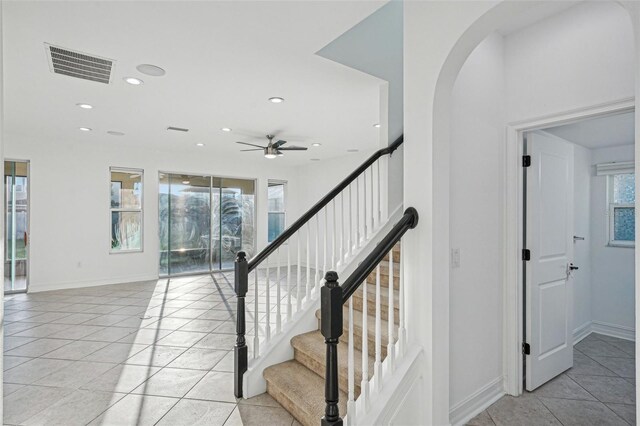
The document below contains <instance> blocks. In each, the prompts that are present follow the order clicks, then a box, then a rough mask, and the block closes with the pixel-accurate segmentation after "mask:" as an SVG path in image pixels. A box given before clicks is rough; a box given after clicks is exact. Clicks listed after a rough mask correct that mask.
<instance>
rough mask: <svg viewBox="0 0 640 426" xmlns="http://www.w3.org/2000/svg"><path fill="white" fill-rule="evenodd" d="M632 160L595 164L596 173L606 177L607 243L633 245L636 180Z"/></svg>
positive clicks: (624, 245)
mask: <svg viewBox="0 0 640 426" xmlns="http://www.w3.org/2000/svg"><path fill="white" fill-rule="evenodd" d="M634 172H635V164H634V163H633V162H625V163H608V164H598V165H596V174H597V175H598V176H606V177H607V208H608V211H607V213H608V214H607V216H608V219H607V220H608V223H607V233H608V245H609V246H613V247H635V239H636V238H635V234H636V219H635V216H636V209H635V202H636V182H635V173H634Z"/></svg>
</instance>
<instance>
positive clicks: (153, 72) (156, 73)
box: [136, 64, 166, 77]
mask: <svg viewBox="0 0 640 426" xmlns="http://www.w3.org/2000/svg"><path fill="white" fill-rule="evenodd" d="M136 69H137V70H138V71H140V72H141V73H142V74H146V75H150V76H152V77H162V76H163V75H165V74H166V72H165V70H163V69H162V68H160V67H158V66H156V65H151V64H140V65H138V66H137V67H136Z"/></svg>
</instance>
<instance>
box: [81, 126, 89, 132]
mask: <svg viewBox="0 0 640 426" xmlns="http://www.w3.org/2000/svg"><path fill="white" fill-rule="evenodd" d="M79 129H80V130H82V131H83V132H90V131H91V127H80V128H79Z"/></svg>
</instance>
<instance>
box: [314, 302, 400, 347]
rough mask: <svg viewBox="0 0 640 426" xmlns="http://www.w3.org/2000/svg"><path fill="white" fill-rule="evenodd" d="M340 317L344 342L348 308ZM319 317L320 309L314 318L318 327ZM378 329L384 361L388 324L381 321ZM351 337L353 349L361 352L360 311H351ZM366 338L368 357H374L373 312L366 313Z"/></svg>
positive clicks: (374, 328)
mask: <svg viewBox="0 0 640 426" xmlns="http://www.w3.org/2000/svg"><path fill="white" fill-rule="evenodd" d="M342 316H343V322H342V323H343V328H342V329H343V334H342V337H341V339H343V340H344V341H345V342H346V341H348V340H349V308H348V307H347V306H345V307H344V308H343V311H342ZM320 317H321V313H320V309H318V310H317V311H316V318H318V325H320ZM380 328H381V333H380V341H381V345H382V348H381V354H382V359H384V358H385V357H386V356H387V343H388V339H387V336H388V334H389V333H388V323H387V321H385V320H383V319H381V320H380ZM393 333H394V340H393V341H394V342H395V341H396V339H395V337H396V336H397V333H398V330H397V327H394V332H393ZM353 336H354V342H353V346H354V347H355V348H357V349H358V350H362V312H361V311H357V310H355V309H354V310H353ZM367 336H368V339H367V340H368V349H369V350H368V353H369V355H370V356H375V354H376V349H375V342H376V318H375V311H374V312H370V311H368V312H367Z"/></svg>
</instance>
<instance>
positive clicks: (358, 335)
mask: <svg viewBox="0 0 640 426" xmlns="http://www.w3.org/2000/svg"><path fill="white" fill-rule="evenodd" d="M318 328H320V320H318ZM367 331H368V333H367V334H368V335H369V338H368V339H367V340H368V343H367V352H368V353H369V356H376V336H375V330H367ZM385 332H386V329H385ZM381 337H382V338H381V339H380V340H381V346H382V347H381V348H380V349H381V352H380V353H381V356H382V359H383V360H384V358H386V356H387V336H386V335H385V334H383V335H382V336H381ZM353 340H354V342H353V347H354V348H356V349H357V350H359V351H362V329H361V328H360V327H353ZM340 341H341V342H348V341H349V324H348V323H347V322H346V321H345V322H344V328H343V331H342V336H340Z"/></svg>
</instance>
